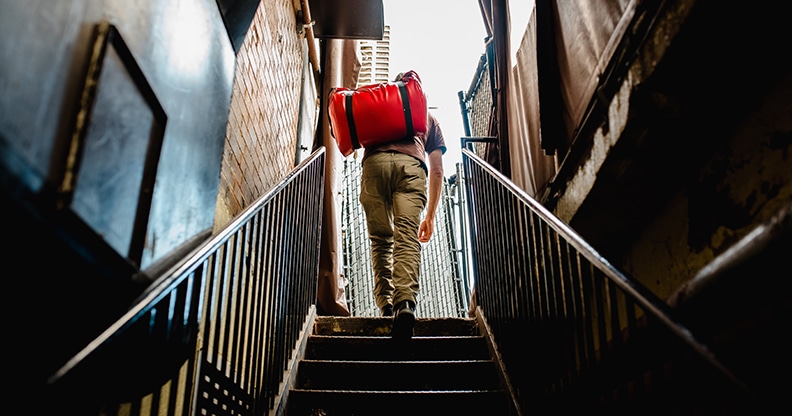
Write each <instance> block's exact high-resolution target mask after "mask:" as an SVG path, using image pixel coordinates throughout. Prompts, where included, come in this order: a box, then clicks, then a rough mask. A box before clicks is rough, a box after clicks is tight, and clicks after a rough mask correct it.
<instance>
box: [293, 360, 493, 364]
mask: <svg viewBox="0 0 792 416" xmlns="http://www.w3.org/2000/svg"><path fill="white" fill-rule="evenodd" d="M300 362H303V363H322V362H330V363H350V364H377V365H384V364H399V365H404V364H415V365H432V364H462V363H488V364H491V363H493V362H494V361H492V360H482V359H472V360H330V359H328V360H323V359H303V360H300Z"/></svg>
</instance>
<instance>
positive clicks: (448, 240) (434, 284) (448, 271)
mask: <svg viewBox="0 0 792 416" xmlns="http://www.w3.org/2000/svg"><path fill="white" fill-rule="evenodd" d="M361 172H362V168H361V163H360V161H359V160H358V158H356V157H350V158H347V159H345V160H344V174H343V177H344V186H343V189H344V191H343V192H344V193H343V196H344V198H343V201H342V206H343V208H342V233H343V250H344V272H345V274H346V277H347V281H348V285H347V288H346V294H347V306H348V308H349V312H350V315H351V316H379V309H378V308H377V304H376V303H375V301H374V275H373V272H372V265H371V246H370V244H369V239H368V231H367V228H366V216H365V213H364V212H363V207H362V206H361V205H360V202H359V200H358V197H359V195H360V176H361ZM451 186H456V185H450V184H448V183H447V182H446V183H444V185H443V190H442V196H441V203H440V206H439V207H438V212H437V214H436V216H435V218H436V219H435V232H434V235H433V236H432V239H431V240H430V241H429V243H427V244H423V245H422V251H421V272H420V273H421V275H420V276H421V277H420V293H419V299H418V302H417V305H416V314H417V316H419V317H425V318H442V317H462V316H467V308H468V299H469V294H468V293H467V286H468V285H467V284H466V282H465V281H464V279H463V278H462V277H461V275H462V273H461V272H460V267H461V266H460V261H459V258H460V256H461V253H462V251H461V250H460V249H459V248H458V247H459V246H460V245H459V242H458V238H457V235H459V234H458V232H457V230H458V227H457V225H456V224H458V216H457V213H458V212H459V210H457V209H455V204H454V199H453V197H452V191H451V189H450V188H451Z"/></svg>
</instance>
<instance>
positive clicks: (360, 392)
mask: <svg viewBox="0 0 792 416" xmlns="http://www.w3.org/2000/svg"><path fill="white" fill-rule="evenodd" d="M290 392H292V393H294V392H300V393H325V394H333V395H336V394H339V395H340V394H348V395H369V394H382V395H385V394H413V395H426V394H432V395H442V394H448V395H460V394H475V393H503V392H504V390H503V389H501V388H495V389H461V390H341V389H303V388H293V389H291V390H290Z"/></svg>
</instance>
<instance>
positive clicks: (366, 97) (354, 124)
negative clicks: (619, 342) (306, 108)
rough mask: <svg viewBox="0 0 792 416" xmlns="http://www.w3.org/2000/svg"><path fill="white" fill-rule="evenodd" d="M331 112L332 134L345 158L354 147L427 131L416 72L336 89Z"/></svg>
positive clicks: (422, 98) (424, 99)
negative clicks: (378, 81)
mask: <svg viewBox="0 0 792 416" xmlns="http://www.w3.org/2000/svg"><path fill="white" fill-rule="evenodd" d="M328 112H329V115H330V134H331V135H332V136H333V138H334V139H335V141H336V143H337V144H338V150H340V151H341V154H343V155H344V156H345V157H346V156H349V155H350V154H352V152H353V151H354V150H355V149H360V148H362V147H368V146H372V145H376V144H380V143H387V142H390V141H395V140H399V139H403V138H405V137H412V136H414V135H417V134H425V133H426V124H427V116H428V114H427V107H426V96H425V95H424V92H423V87H422V86H421V79H420V78H418V74H417V73H415V71H409V72H406V73H405V74H404V76H403V77H402V78H401V80H399V81H394V82H386V83H379V84H370V85H365V86H362V87H359V88H357V89H349V88H335V89H333V90H331V91H330V103H329V105H328Z"/></svg>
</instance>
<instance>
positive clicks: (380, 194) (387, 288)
mask: <svg viewBox="0 0 792 416" xmlns="http://www.w3.org/2000/svg"><path fill="white" fill-rule="evenodd" d="M360 203H361V204H362V205H363V210H364V211H365V212H366V224H367V226H368V233H369V239H370V241H371V260H372V264H373V268H374V298H375V300H376V302H377V307H379V308H380V309H382V308H383V307H384V306H385V305H387V304H393V305H396V304H398V303H399V302H401V301H403V300H410V301H413V302H416V297H417V295H418V275H419V273H420V268H421V243H420V242H418V227H419V225H420V224H421V213H422V212H423V210H424V208H425V207H426V170H425V169H424V168H423V167H422V166H421V162H419V161H418V159H416V158H414V157H412V156H408V155H405V154H403V153H398V152H378V153H374V154H372V155H370V156H369V157H368V158H366V160H365V162H364V163H363V174H362V178H361V187H360Z"/></svg>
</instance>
